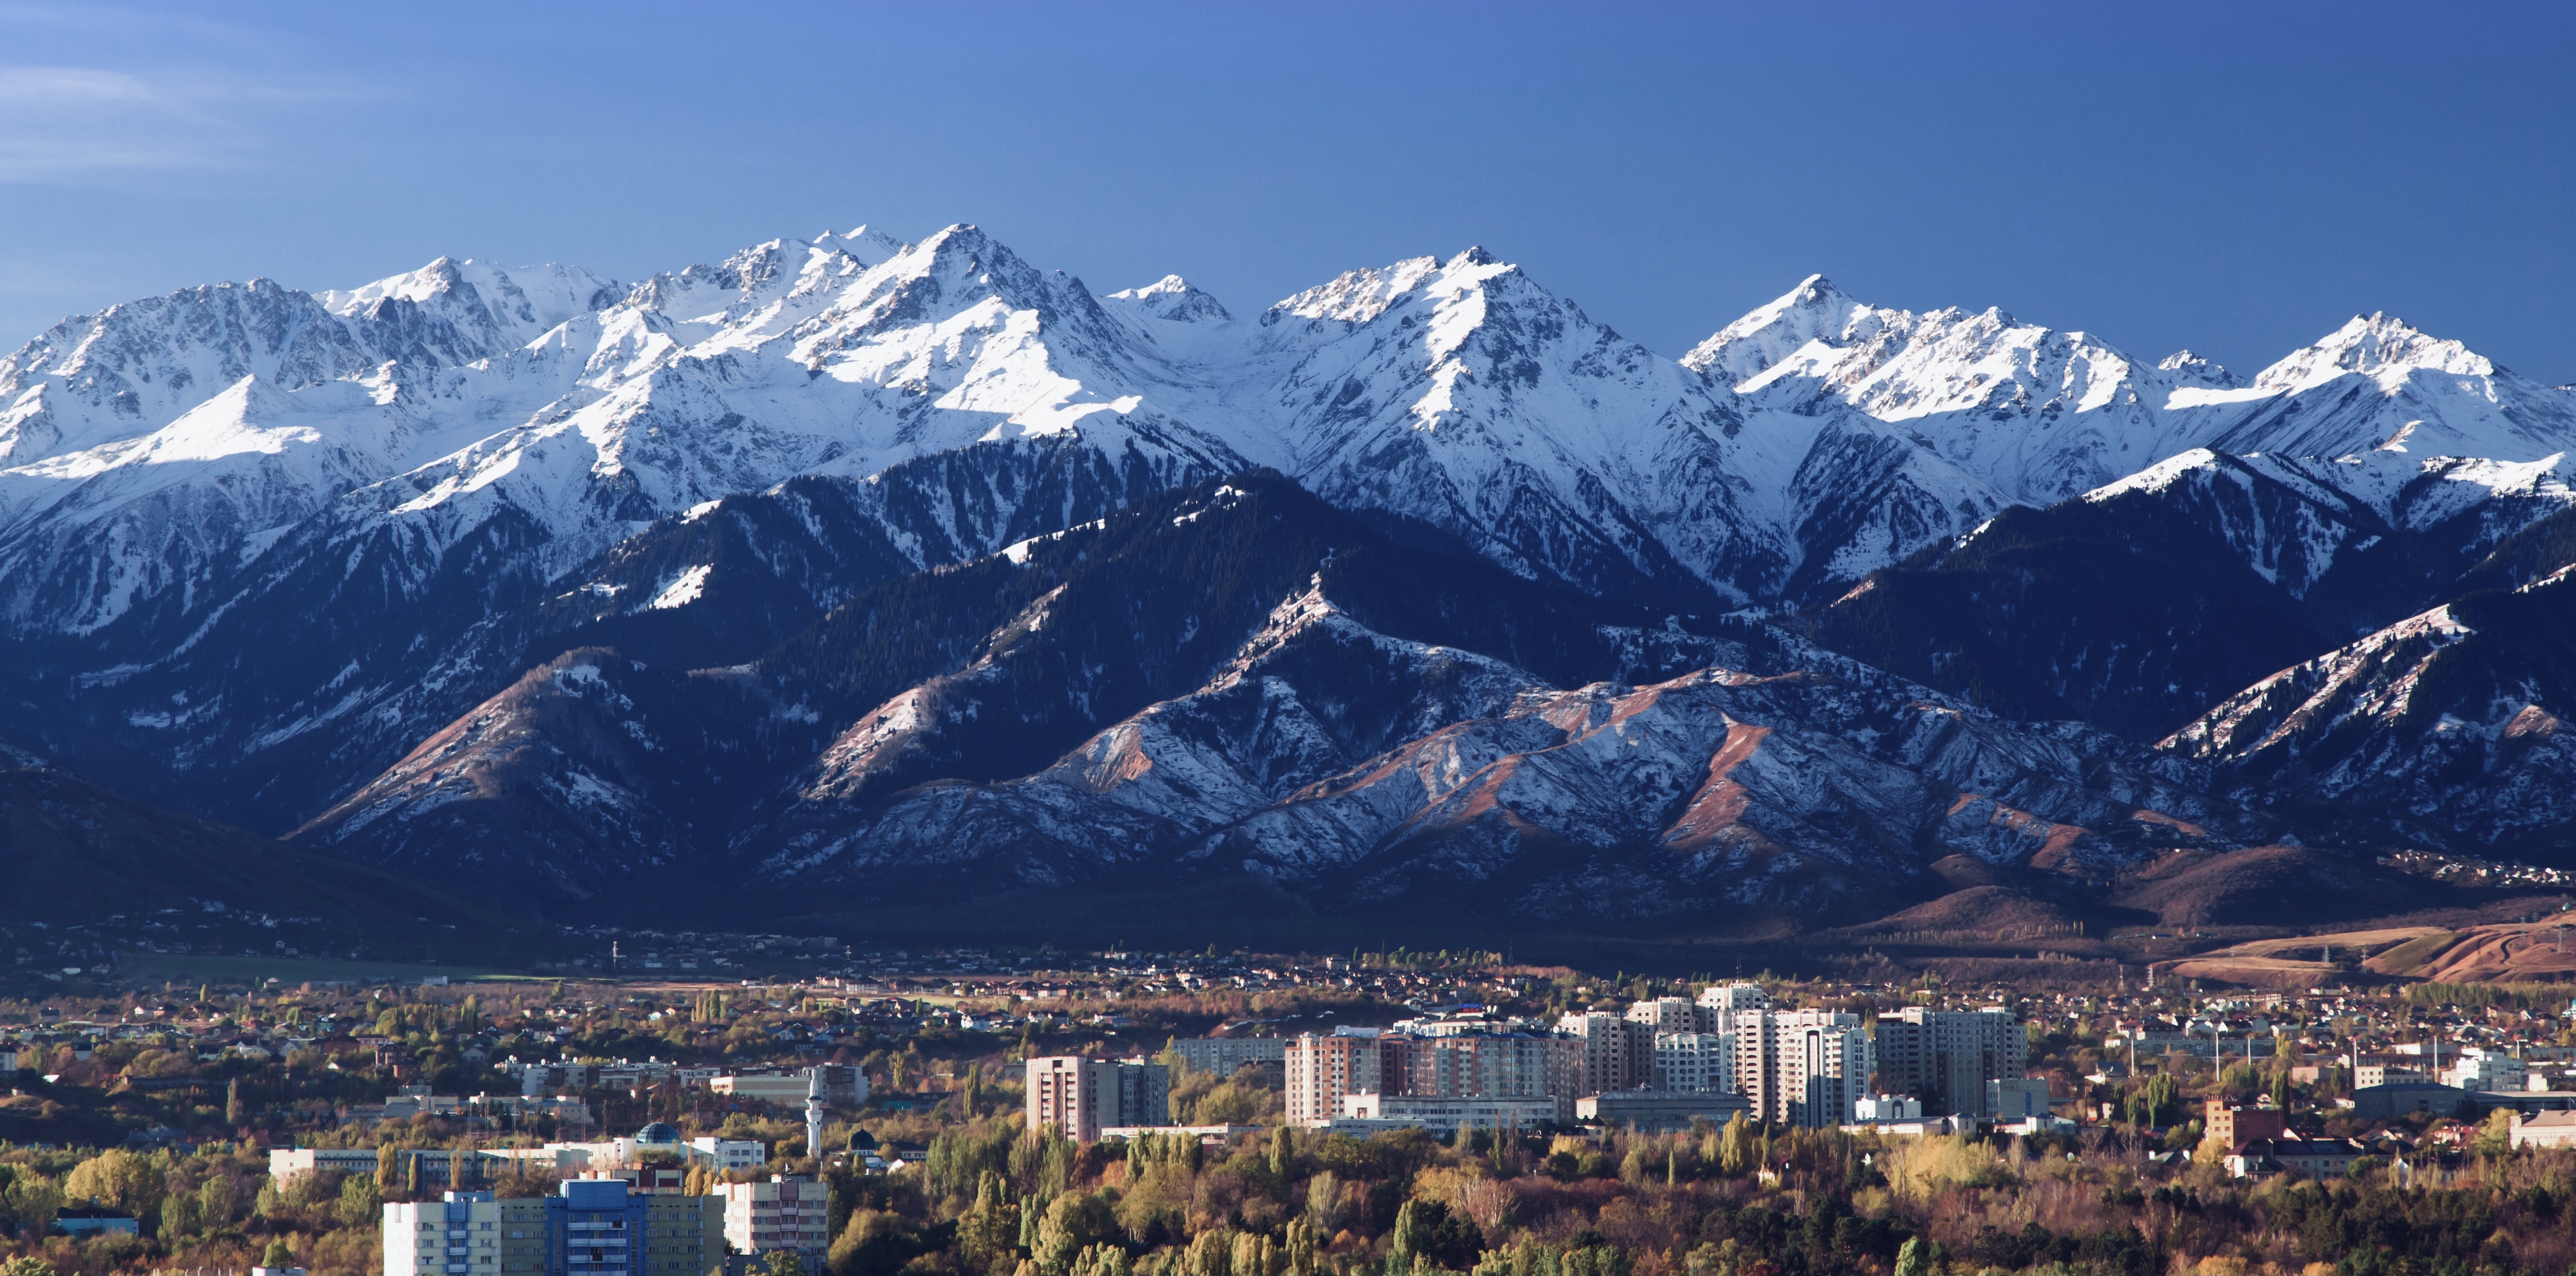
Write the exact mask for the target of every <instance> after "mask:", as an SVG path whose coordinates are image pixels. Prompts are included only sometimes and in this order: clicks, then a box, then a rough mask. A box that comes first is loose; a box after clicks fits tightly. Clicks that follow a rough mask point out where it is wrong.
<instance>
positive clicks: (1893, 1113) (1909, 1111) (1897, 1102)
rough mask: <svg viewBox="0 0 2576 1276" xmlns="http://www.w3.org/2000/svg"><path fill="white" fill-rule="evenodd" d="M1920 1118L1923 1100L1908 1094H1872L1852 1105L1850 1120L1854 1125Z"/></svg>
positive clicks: (1918, 1119)
mask: <svg viewBox="0 0 2576 1276" xmlns="http://www.w3.org/2000/svg"><path fill="white" fill-rule="evenodd" d="M1922 1119H1923V1101H1922V1100H1921V1099H1918V1098H1915V1097H1914V1096H1913V1095H1910V1094H1873V1095H1868V1096H1865V1097H1863V1098H1862V1099H1861V1100H1860V1101H1859V1102H1857V1103H1854V1104H1853V1105H1852V1122H1853V1123H1854V1124H1856V1125H1876V1124H1879V1123H1882V1122H1887V1121H1920V1120H1922Z"/></svg>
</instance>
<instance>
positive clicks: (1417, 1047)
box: [1286, 1029, 1583, 1128]
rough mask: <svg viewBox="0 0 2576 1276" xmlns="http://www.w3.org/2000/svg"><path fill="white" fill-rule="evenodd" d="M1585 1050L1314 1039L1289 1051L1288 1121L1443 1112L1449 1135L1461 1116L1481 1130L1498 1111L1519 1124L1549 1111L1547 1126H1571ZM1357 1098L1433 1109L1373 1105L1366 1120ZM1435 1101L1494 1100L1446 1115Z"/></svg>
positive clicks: (1387, 1036) (1345, 1034)
mask: <svg viewBox="0 0 2576 1276" xmlns="http://www.w3.org/2000/svg"><path fill="white" fill-rule="evenodd" d="M1582 1048H1583V1043H1581V1042H1577V1041H1571V1040H1565V1039H1562V1038H1556V1037H1543V1036H1533V1035H1530V1034H1526V1033H1475V1034H1467V1033H1461V1034H1457V1035H1451V1036H1437V1037H1416V1036H1410V1035H1407V1034H1404V1033H1394V1032H1377V1031H1374V1030H1369V1029H1345V1030H1343V1031H1341V1032H1337V1033H1335V1034H1334V1035H1332V1036H1329V1037H1323V1036H1316V1035H1313V1034H1311V1033H1310V1034H1308V1035H1306V1036H1302V1037H1299V1038H1297V1039H1296V1040H1294V1041H1292V1042H1289V1043H1288V1053H1287V1059H1286V1066H1287V1074H1288V1087H1287V1109H1288V1120H1289V1121H1290V1122H1292V1123H1294V1124H1299V1125H1309V1126H1317V1125H1325V1124H1329V1123H1332V1122H1335V1121H1342V1120H1353V1119H1363V1120H1390V1121H1391V1120H1403V1119H1407V1118H1406V1117H1404V1116H1398V1115H1388V1114H1389V1113H1429V1112H1434V1111H1437V1112H1441V1113H1448V1114H1450V1115H1448V1116H1443V1117H1441V1119H1440V1122H1435V1123H1434V1124H1441V1125H1442V1126H1443V1128H1447V1127H1446V1125H1445V1123H1447V1122H1450V1121H1451V1120H1453V1118H1454V1120H1455V1121H1457V1122H1463V1123H1467V1124H1477V1123H1484V1118H1485V1117H1486V1116H1492V1115H1493V1114H1496V1113H1508V1114H1509V1120H1510V1122H1511V1123H1513V1124H1520V1123H1523V1120H1524V1118H1525V1117H1526V1114H1527V1113H1529V1112H1532V1111H1538V1110H1542V1109H1543V1110H1545V1111H1546V1112H1548V1113H1549V1116H1548V1118H1547V1119H1550V1120H1565V1119H1568V1118H1570V1117H1571V1116H1572V1115H1573V1107H1572V1100H1573V1098H1574V1094H1575V1091H1576V1089H1577V1088H1578V1083H1579V1082H1580V1080H1581V1077H1582V1061H1581V1060H1582V1056H1581V1051H1582ZM1354 1096H1364V1097H1370V1098H1385V1099H1397V1098H1402V1099H1416V1100H1422V1101H1423V1103H1421V1104H1395V1105H1393V1106H1392V1107H1390V1106H1388V1105H1383V1104H1374V1103H1372V1104H1368V1105H1364V1106H1365V1107H1366V1109H1367V1110H1366V1114H1365V1115H1361V1114H1359V1111H1358V1110H1357V1109H1354V1108H1353V1107H1352V1106H1351V1103H1350V1100H1351V1099H1352V1098H1353V1097H1354ZM1435 1100H1439V1101H1447V1100H1475V1101H1478V1102H1479V1103H1482V1102H1483V1101H1487V1100H1491V1101H1493V1102H1492V1104H1490V1105H1487V1106H1485V1107H1476V1106H1474V1105H1467V1106H1459V1105H1454V1104H1453V1105H1450V1106H1448V1107H1441V1106H1439V1105H1438V1104H1435V1103H1433V1102H1432V1101H1435ZM1506 1101H1508V1102H1506ZM1461 1114H1464V1115H1461ZM1478 1114H1482V1115H1478ZM1495 1119H1496V1120H1503V1119H1505V1118H1503V1117H1496V1118H1495Z"/></svg>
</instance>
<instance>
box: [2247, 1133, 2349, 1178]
mask: <svg viewBox="0 0 2576 1276" xmlns="http://www.w3.org/2000/svg"><path fill="white" fill-rule="evenodd" d="M2360 1156H2361V1149H2360V1148H2359V1147H2358V1146H2356V1145H2354V1144H2353V1142H2352V1141H2351V1140H2349V1139H2290V1138H2280V1139H2255V1140H2253V1141H2252V1142H2250V1143H2247V1144H2246V1145H2245V1146H2244V1147H2243V1148H2241V1149H2239V1150H2237V1151H2235V1152H2231V1153H2229V1154H2228V1156H2227V1172H2228V1173H2230V1174H2233V1175H2235V1176H2236V1177H2238V1178H2249V1177H2255V1176H2259V1175H2264V1174H2283V1173H2288V1174H2298V1175H2303V1176H2305V1177H2308V1178H2317V1179H2322V1178H2341V1177H2343V1175H2344V1174H2345V1173H2346V1172H2347V1171H2349V1170H2351V1169H2352V1163H2353V1161H2354V1160H2355V1159H2357V1158H2358V1157H2360Z"/></svg>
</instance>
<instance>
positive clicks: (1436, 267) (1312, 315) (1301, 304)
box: [1261, 248, 1518, 325]
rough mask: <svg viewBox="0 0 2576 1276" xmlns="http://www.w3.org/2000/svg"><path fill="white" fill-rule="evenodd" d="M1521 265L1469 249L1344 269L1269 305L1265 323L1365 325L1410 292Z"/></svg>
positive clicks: (1462, 286)
mask: <svg viewBox="0 0 2576 1276" xmlns="http://www.w3.org/2000/svg"><path fill="white" fill-rule="evenodd" d="M1517 270H1518V267H1515V266H1513V265H1511V264H1510V263H1508V262H1502V261H1496V260H1495V259H1494V257H1493V255H1492V254H1491V253H1488V252H1486V251H1485V250H1484V249H1482V248H1470V249H1468V250H1466V251H1465V252H1462V253H1459V254H1458V255H1456V256H1454V257H1451V258H1450V259H1449V260H1447V261H1445V262H1444V261H1441V260H1440V259H1438V258H1436V257H1410V258H1407V259H1405V260H1403V261H1399V262H1397V263H1395V264H1394V265H1392V266H1386V267H1382V268H1377V269H1362V270H1351V271H1344V272H1343V273H1342V274H1340V275H1338V276H1336V277H1335V278H1334V279H1333V281H1332V282H1330V283H1326V284H1320V285H1317V286H1316V287H1313V288H1309V289H1307V290H1305V291H1304V292H1301V293H1298V294H1296V295H1295V296H1292V297H1289V298H1288V299H1286V300H1284V301H1281V302H1279V303H1277V304H1276V305H1273V306H1271V307H1270V309H1269V310H1267V311H1265V312H1264V313H1263V314H1262V316H1261V322H1262V323H1263V324H1265V325H1269V324H1277V323H1283V322H1285V321H1287V320H1289V319H1308V320H1319V321H1328V322H1338V323H1346V324H1363V323H1367V322H1369V321H1371V320H1373V319H1376V318H1377V317H1378V316H1380V315H1382V314H1385V313H1386V312H1387V311H1388V310H1389V309H1390V308H1392V307H1393V306H1395V305H1396V304H1397V303H1398V302H1400V301H1402V300H1403V299H1405V298H1406V297H1407V296H1410V295H1413V294H1416V293H1429V294H1444V293H1445V294H1454V293H1457V292H1460V291H1463V290H1466V289H1470V288H1473V287H1475V286H1477V285H1479V284H1482V283H1484V282H1485V281H1487V280H1489V279H1492V278H1494V277H1495V276H1497V275H1504V274H1510V273H1513V272H1515V271H1517Z"/></svg>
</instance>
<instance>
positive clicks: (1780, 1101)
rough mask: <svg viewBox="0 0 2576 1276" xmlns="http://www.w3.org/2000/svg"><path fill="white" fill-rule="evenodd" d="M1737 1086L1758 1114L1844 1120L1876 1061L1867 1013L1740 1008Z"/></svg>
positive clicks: (1818, 1121)
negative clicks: (1864, 1018)
mask: <svg viewBox="0 0 2576 1276" xmlns="http://www.w3.org/2000/svg"><path fill="white" fill-rule="evenodd" d="M1728 1013H1729V1015H1730V1019H1729V1026H1730V1028H1731V1029H1732V1035H1733V1036H1734V1038H1735V1092H1736V1093H1737V1094H1740V1095H1743V1096H1744V1097H1745V1098H1746V1099H1747V1100H1749V1101H1750V1102H1751V1104H1752V1116H1753V1118H1754V1119H1756V1120H1761V1121H1776V1122H1785V1123H1787V1124H1790V1125H1805V1126H1826V1125H1841V1124H1843V1123H1845V1122H1848V1121H1850V1120H1851V1119H1852V1113H1853V1110H1854V1109H1853V1105H1854V1104H1855V1103H1857V1102H1858V1101H1859V1100H1860V1098H1861V1097H1862V1096H1863V1095H1866V1094H1868V1093H1869V1077H1870V1073H1871V1071H1872V1070H1873V1067H1874V1059H1873V1055H1874V1053H1875V1052H1874V1051H1873V1050H1872V1049H1871V1044H1870V1035H1869V1033H1868V1031H1867V1030H1866V1029H1863V1028H1862V1027H1861V1026H1860V1016H1858V1015H1855V1014H1847V1013H1844V1012H1842V1011H1835V1010H1734V1011H1730V1012H1728Z"/></svg>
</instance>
